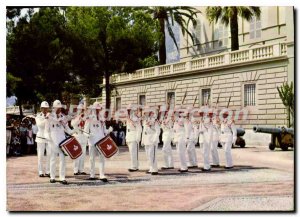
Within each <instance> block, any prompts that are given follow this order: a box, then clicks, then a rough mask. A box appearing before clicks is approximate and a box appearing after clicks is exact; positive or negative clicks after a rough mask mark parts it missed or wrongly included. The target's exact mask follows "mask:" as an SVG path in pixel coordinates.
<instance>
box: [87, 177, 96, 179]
mask: <svg viewBox="0 0 300 217" xmlns="http://www.w3.org/2000/svg"><path fill="white" fill-rule="evenodd" d="M89 180H97V178H95V177H90V178H89Z"/></svg>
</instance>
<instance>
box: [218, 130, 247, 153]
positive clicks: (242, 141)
mask: <svg viewBox="0 0 300 217" xmlns="http://www.w3.org/2000/svg"><path fill="white" fill-rule="evenodd" d="M236 135H237V139H236V142H235V145H238V146H240V147H241V148H245V146H246V142H245V139H243V138H242V136H244V135H245V130H244V129H243V128H237V129H236ZM232 146H233V144H232ZM218 147H219V148H222V145H221V143H220V142H219V143H218Z"/></svg>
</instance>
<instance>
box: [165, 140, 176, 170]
mask: <svg viewBox="0 0 300 217" xmlns="http://www.w3.org/2000/svg"><path fill="white" fill-rule="evenodd" d="M162 151H163V156H164V162H165V167H174V160H173V154H172V146H171V140H167V141H164V144H163V147H162Z"/></svg>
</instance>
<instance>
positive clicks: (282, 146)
mask: <svg viewBox="0 0 300 217" xmlns="http://www.w3.org/2000/svg"><path fill="white" fill-rule="evenodd" d="M280 148H281V150H282V151H287V150H288V149H289V145H288V144H285V143H282V144H281V145H280Z"/></svg>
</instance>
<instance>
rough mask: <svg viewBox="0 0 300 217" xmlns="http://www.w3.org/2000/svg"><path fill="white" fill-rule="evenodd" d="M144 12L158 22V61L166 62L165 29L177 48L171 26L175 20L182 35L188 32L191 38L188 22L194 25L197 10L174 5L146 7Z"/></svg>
mask: <svg viewBox="0 0 300 217" xmlns="http://www.w3.org/2000/svg"><path fill="white" fill-rule="evenodd" d="M146 12H147V13H150V14H151V15H152V17H153V19H155V20H158V23H159V32H160V39H159V63H160V64H166V58H167V55H166V32H165V29H167V31H168V33H169V35H170V36H171V38H172V40H173V42H174V43H175V46H176V48H177V50H179V47H178V45H177V42H176V39H175V35H174V32H173V30H172V28H171V27H172V26H174V22H176V23H177V24H178V25H179V26H180V28H181V32H182V34H183V35H185V34H188V35H189V36H190V38H191V39H192V40H193V35H192V33H191V32H190V31H189V30H188V26H189V22H192V23H193V25H194V26H195V25H196V17H197V13H199V11H198V10H196V9H195V8H193V7H188V6H176V7H147V8H146Z"/></svg>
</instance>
